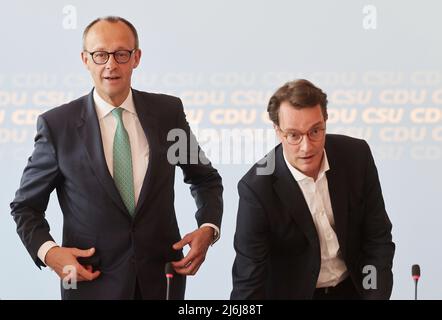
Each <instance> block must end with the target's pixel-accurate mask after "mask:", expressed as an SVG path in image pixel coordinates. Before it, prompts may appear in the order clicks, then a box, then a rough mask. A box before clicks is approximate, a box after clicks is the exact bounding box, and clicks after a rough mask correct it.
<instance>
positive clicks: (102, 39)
mask: <svg viewBox="0 0 442 320" xmlns="http://www.w3.org/2000/svg"><path fill="white" fill-rule="evenodd" d="M85 45H86V48H87V49H88V50H91V51H94V50H99V49H105V50H116V49H133V48H134V47H135V37H134V35H133V33H132V30H131V29H130V28H129V27H128V26H127V25H126V24H125V23H123V22H121V21H118V22H108V21H99V22H97V23H96V24H94V25H93V26H92V27H91V28H90V29H89V32H88V33H87V35H86V39H85Z"/></svg>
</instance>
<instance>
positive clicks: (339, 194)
mask: <svg viewBox="0 0 442 320" xmlns="http://www.w3.org/2000/svg"><path fill="white" fill-rule="evenodd" d="M325 149H326V152H327V158H328V161H329V164H330V170H329V171H327V173H326V175H327V181H328V187H329V192H330V199H331V204H332V208H333V214H334V219H335V231H336V234H337V237H338V241H339V245H340V250H341V253H342V257H343V259H344V261H345V263H346V266H347V268H348V270H349V272H350V276H351V279H352V280H353V283H354V285H355V286H356V288H357V290H358V291H359V293H360V294H361V296H362V297H363V298H379V299H387V298H389V297H390V294H391V289H392V283H393V278H392V272H391V268H392V260H393V255H394V250H395V246H394V244H393V242H392V236H391V223H390V221H389V219H388V216H387V213H386V211H385V207H384V201H383V197H382V191H381V187H380V184H379V178H378V174H377V170H376V166H375V163H374V160H373V157H372V154H371V152H370V149H369V147H368V145H367V143H366V142H365V141H363V140H359V139H354V138H350V137H345V136H339V135H327V137H326V143H325ZM271 161H274V163H275V170H274V172H273V173H272V174H270V175H257V174H256V169H257V168H258V167H259V165H258V164H256V165H255V166H253V167H252V169H251V170H250V171H249V172H248V173H247V174H246V175H245V176H244V177H243V178H242V179H241V181H240V182H239V184H238V190H239V196H240V200H239V209H238V217H237V226H236V233H235V240H234V246H235V250H236V259H235V262H234V265H233V291H232V293H231V298H232V299H311V298H312V296H313V293H314V291H315V287H316V281H317V279H318V275H319V271H320V266H321V255H320V245H319V238H318V235H317V232H316V228H315V225H314V222H313V218H312V216H311V213H310V211H309V208H308V206H307V203H306V201H305V199H304V196H303V194H302V191H301V189H300V187H299V186H298V183H297V182H296V180H295V179H294V178H293V176H292V174H291V173H290V171H289V169H288V167H287V165H286V163H285V161H284V158H283V152H282V146H281V145H279V146H277V147H276V148H275V149H274V152H271V153H270V154H269V155H267V162H271ZM365 265H373V266H375V267H376V270H377V280H378V281H377V289H376V290H373V289H371V290H365V289H363V287H362V281H363V277H364V276H366V275H368V273H362V271H363V268H364V266H365ZM370 274H371V273H370Z"/></svg>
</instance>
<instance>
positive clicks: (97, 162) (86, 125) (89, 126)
mask: <svg viewBox="0 0 442 320" xmlns="http://www.w3.org/2000/svg"><path fill="white" fill-rule="evenodd" d="M77 130H78V134H79V135H80V138H81V139H82V140H83V142H84V145H85V147H86V151H87V154H88V156H89V162H90V165H91V166H92V168H93V170H94V172H95V175H96V177H97V178H98V180H99V181H100V184H101V185H102V187H103V189H105V190H106V192H107V193H108V195H109V197H110V198H111V199H112V201H113V202H114V203H115V204H116V205H117V206H118V207H119V208H120V209H121V210H123V211H124V212H126V213H127V214H128V215H129V212H128V211H127V209H126V206H125V205H124V203H123V201H122V199H121V197H120V193H119V192H118V189H117V188H116V186H115V183H114V179H113V178H112V176H111V174H110V173H109V169H108V167H107V163H106V159H105V156H104V151H103V142H102V140H101V130H100V125H99V123H98V118H97V114H96V112H95V104H94V101H93V95H92V92H91V93H90V94H89V96H88V97H87V102H86V105H84V107H83V110H82V113H81V120H80V122H79V124H78V127H77Z"/></svg>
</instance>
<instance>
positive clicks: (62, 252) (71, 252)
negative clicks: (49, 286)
mask: <svg viewBox="0 0 442 320" xmlns="http://www.w3.org/2000/svg"><path fill="white" fill-rule="evenodd" d="M94 253H95V248H90V249H88V250H80V249H77V248H65V247H53V248H51V249H49V251H48V253H47V254H46V257H45V263H46V265H47V266H48V267H50V268H52V269H53V270H54V271H55V272H56V273H57V274H58V276H59V277H60V279H62V280H66V281H68V280H70V279H71V278H72V274H69V273H64V272H63V268H64V267H65V266H73V267H75V269H76V270H77V281H92V280H94V279H96V278H98V276H99V275H100V271H98V270H96V271H94V272H93V270H92V266H90V265H87V266H83V265H81V264H80V263H78V261H77V257H91V256H93V255H94Z"/></svg>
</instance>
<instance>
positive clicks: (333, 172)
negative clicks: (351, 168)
mask: <svg viewBox="0 0 442 320" xmlns="http://www.w3.org/2000/svg"><path fill="white" fill-rule="evenodd" d="M325 149H326V152H327V158H328V161H329V164H330V170H328V171H327V173H326V175H327V182H328V190H329V193H330V201H331V205H332V209H333V217H334V220H335V231H336V235H337V237H338V241H339V247H340V249H341V252H342V254H343V256H345V253H346V249H347V248H346V243H347V227H348V191H349V190H347V189H348V188H347V184H346V174H345V168H343V167H341V166H339V162H338V161H336V159H337V155H336V154H335V153H334V150H333V148H332V147H330V145H329V144H328V143H327V142H326V145H325Z"/></svg>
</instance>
